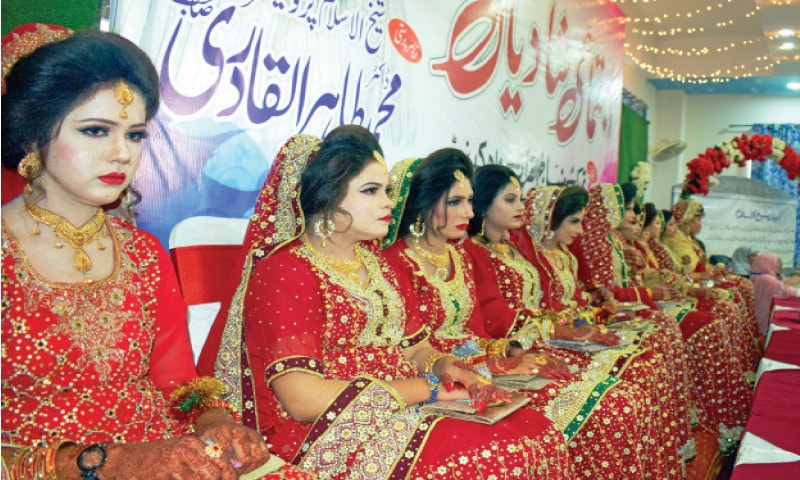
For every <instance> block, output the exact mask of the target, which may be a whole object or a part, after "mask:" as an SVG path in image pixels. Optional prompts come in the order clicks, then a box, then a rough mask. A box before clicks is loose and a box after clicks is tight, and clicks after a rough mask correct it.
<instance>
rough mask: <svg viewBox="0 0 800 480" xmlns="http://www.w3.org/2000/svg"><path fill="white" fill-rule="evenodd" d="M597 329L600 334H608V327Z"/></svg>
mask: <svg viewBox="0 0 800 480" xmlns="http://www.w3.org/2000/svg"><path fill="white" fill-rule="evenodd" d="M597 329H598V330H600V333H607V332H608V327H606V326H605V325H598V326H597Z"/></svg>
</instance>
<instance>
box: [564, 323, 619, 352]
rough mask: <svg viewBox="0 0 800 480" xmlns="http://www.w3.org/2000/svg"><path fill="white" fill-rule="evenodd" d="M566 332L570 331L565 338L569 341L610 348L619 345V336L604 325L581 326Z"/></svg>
mask: <svg viewBox="0 0 800 480" xmlns="http://www.w3.org/2000/svg"><path fill="white" fill-rule="evenodd" d="M626 318H627V317H626ZM565 331H569V333H568V335H567V336H565V337H564V338H566V339H567V340H586V341H589V342H595V343H599V344H602V345H608V346H615V345H619V337H618V336H617V334H616V333H614V332H612V331H611V330H609V329H608V328H607V327H605V326H603V325H581V326H579V327H575V328H570V329H565Z"/></svg>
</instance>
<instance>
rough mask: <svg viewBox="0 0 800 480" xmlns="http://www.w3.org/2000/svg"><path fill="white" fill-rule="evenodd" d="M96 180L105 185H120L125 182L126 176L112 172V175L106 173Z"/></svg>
mask: <svg viewBox="0 0 800 480" xmlns="http://www.w3.org/2000/svg"><path fill="white" fill-rule="evenodd" d="M98 178H99V179H100V181H101V182H103V183H107V184H109V185H122V184H123V183H124V182H125V179H126V178H127V175H125V174H124V173H122V172H112V173H107V174H105V175H103V176H101V177H98Z"/></svg>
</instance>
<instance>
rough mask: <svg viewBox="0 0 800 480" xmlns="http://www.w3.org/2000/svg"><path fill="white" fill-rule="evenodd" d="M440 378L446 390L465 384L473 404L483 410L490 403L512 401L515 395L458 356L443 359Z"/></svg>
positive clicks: (450, 390) (452, 389) (449, 390)
mask: <svg viewBox="0 0 800 480" xmlns="http://www.w3.org/2000/svg"><path fill="white" fill-rule="evenodd" d="M439 379H440V384H441V385H442V386H443V387H444V389H445V391H446V392H452V391H454V390H456V389H457V388H459V387H458V385H457V384H460V385H461V386H463V387H464V389H466V391H467V392H468V393H469V398H470V400H472V406H473V407H475V408H477V409H478V411H481V412H482V411H484V410H486V407H488V406H489V405H490V404H493V403H502V402H508V401H511V399H512V396H513V394H512V392H509V391H508V390H503V389H502V388H499V387H497V386H496V385H494V384H493V383H492V382H491V380H489V379H488V378H486V377H484V376H483V375H480V374H479V373H476V372H475V371H474V370H472V368H470V367H469V365H467V364H466V363H464V362H463V361H461V360H458V359H457V358H456V357H450V356H448V357H444V358H443V359H442V367H441V370H440V374H439Z"/></svg>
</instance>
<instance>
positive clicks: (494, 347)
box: [486, 338, 511, 358]
mask: <svg viewBox="0 0 800 480" xmlns="http://www.w3.org/2000/svg"><path fill="white" fill-rule="evenodd" d="M509 343H511V340H509V339H507V338H498V339H497V340H494V341H492V342H491V343H490V344H489V346H488V348H487V349H486V356H487V357H489V358H504V357H506V356H507V354H508V344H509Z"/></svg>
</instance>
